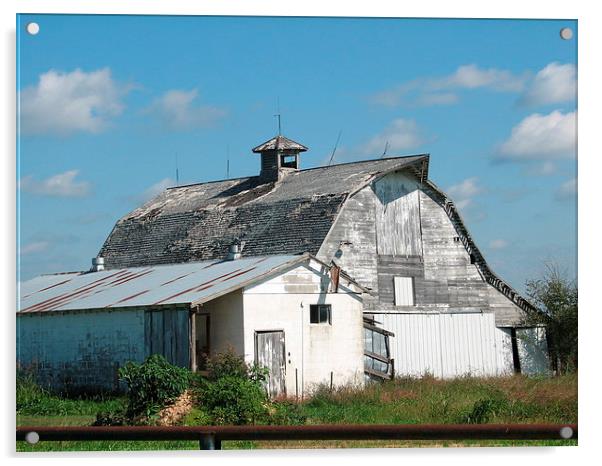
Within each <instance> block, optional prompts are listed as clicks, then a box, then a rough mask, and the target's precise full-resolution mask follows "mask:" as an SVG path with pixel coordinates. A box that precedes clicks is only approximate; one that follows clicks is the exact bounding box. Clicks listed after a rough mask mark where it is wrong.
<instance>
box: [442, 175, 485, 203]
mask: <svg viewBox="0 0 602 466" xmlns="http://www.w3.org/2000/svg"><path fill="white" fill-rule="evenodd" d="M483 192H484V189H483V188H482V187H481V186H479V183H478V179H477V178H476V177H471V178H466V179H465V180H464V181H461V182H460V183H458V184H455V185H452V186H450V187H449V188H447V194H448V195H449V196H450V197H451V198H452V200H453V201H454V204H455V205H456V207H458V208H459V209H465V208H466V207H468V206H469V205H471V204H472V202H473V199H474V197H475V196H477V195H479V194H481V193H483Z"/></svg>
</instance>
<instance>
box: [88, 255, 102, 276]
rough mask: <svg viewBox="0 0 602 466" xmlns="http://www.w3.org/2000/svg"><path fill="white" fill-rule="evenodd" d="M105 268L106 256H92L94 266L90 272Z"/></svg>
mask: <svg viewBox="0 0 602 466" xmlns="http://www.w3.org/2000/svg"><path fill="white" fill-rule="evenodd" d="M104 269H105V258H104V257H102V256H98V257H93V258H92V267H91V268H90V272H101V271H102V270H104Z"/></svg>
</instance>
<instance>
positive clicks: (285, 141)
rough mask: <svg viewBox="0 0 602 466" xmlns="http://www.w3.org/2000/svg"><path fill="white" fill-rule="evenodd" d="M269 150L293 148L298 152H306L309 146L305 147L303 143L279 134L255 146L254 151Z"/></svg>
mask: <svg viewBox="0 0 602 466" xmlns="http://www.w3.org/2000/svg"><path fill="white" fill-rule="evenodd" d="M269 150H293V151H297V152H305V151H306V150H307V147H305V146H304V145H303V144H299V143H298V142H295V141H293V140H292V139H289V138H286V137H284V136H280V135H278V136H276V137H275V138H272V139H270V140H269V141H266V142H264V143H263V144H259V145H258V146H257V147H254V148H253V152H255V153H259V152H265V151H269Z"/></svg>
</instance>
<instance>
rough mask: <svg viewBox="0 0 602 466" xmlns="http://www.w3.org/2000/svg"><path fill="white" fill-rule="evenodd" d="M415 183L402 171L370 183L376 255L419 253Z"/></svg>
mask: <svg viewBox="0 0 602 466" xmlns="http://www.w3.org/2000/svg"><path fill="white" fill-rule="evenodd" d="M418 186H419V183H418V182H417V181H415V180H412V179H410V178H408V177H407V176H404V175H403V174H402V173H391V174H390V175H388V176H385V177H384V178H382V179H381V180H378V181H377V182H375V183H374V185H373V189H374V193H375V194H376V197H377V201H378V202H376V203H375V207H376V209H375V210H376V212H375V217H376V218H375V220H376V252H377V253H378V254H379V255H380V254H383V255H393V256H405V257H408V256H415V257H420V256H422V237H421V234H420V202H419V191H418Z"/></svg>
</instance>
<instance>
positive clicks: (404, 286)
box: [393, 277, 414, 306]
mask: <svg viewBox="0 0 602 466" xmlns="http://www.w3.org/2000/svg"><path fill="white" fill-rule="evenodd" d="M393 281H394V284H395V305H396V306H413V305H414V279H413V278H412V277H394V280H393Z"/></svg>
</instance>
